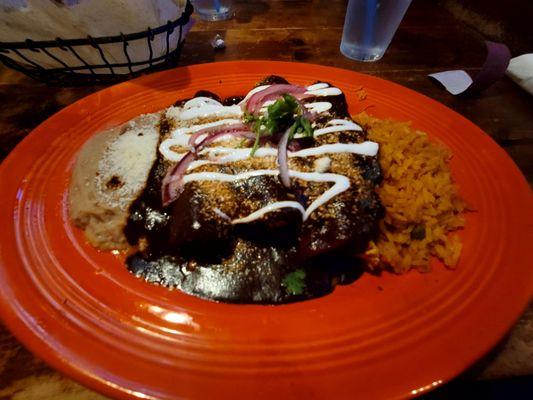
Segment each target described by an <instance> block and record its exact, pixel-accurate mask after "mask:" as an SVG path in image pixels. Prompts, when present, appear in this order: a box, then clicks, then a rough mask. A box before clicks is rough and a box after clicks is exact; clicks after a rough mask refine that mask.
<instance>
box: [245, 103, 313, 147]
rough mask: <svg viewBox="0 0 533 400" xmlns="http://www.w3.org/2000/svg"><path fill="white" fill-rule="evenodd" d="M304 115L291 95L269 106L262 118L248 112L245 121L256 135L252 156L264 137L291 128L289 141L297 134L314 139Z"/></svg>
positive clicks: (311, 128)
mask: <svg viewBox="0 0 533 400" xmlns="http://www.w3.org/2000/svg"><path fill="white" fill-rule="evenodd" d="M302 114H303V110H302V109H301V106H300V104H299V103H298V101H297V100H296V98H295V97H294V96H291V95H290V94H284V95H282V96H281V98H280V99H278V100H276V101H275V102H274V103H272V104H271V105H269V106H268V107H267V110H266V112H265V113H264V114H263V115H262V116H260V117H257V116H255V115H253V114H251V113H248V112H246V113H245V114H244V117H243V120H244V122H245V123H247V124H250V125H251V129H252V130H253V131H254V132H255V135H256V136H255V142H254V145H253V147H252V150H251V152H250V156H253V155H254V154H255V152H256V151H257V149H258V148H259V143H260V142H261V138H262V137H265V136H272V135H274V134H275V133H278V132H283V131H285V130H286V129H287V128H290V131H289V140H290V139H292V138H294V135H296V134H297V133H300V134H303V135H304V136H305V137H313V127H312V126H311V122H309V120H308V119H307V118H305V117H303V116H302Z"/></svg>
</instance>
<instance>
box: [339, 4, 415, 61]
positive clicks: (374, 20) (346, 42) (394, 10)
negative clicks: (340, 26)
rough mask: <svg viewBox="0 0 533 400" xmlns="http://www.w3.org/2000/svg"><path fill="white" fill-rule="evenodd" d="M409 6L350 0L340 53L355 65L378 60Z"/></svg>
mask: <svg viewBox="0 0 533 400" xmlns="http://www.w3.org/2000/svg"><path fill="white" fill-rule="evenodd" d="M410 4H411V0H350V1H349V2H348V7H347V9H346V18H345V20H344V30H343V32H342V41H341V53H342V54H344V55H345V56H346V57H348V58H351V59H352V60H357V61H376V60H379V59H380V58H381V57H383V54H385V51H386V50H387V47H389V44H390V42H391V40H392V38H393V37H394V34H395V33H396V30H397V29H398V26H399V25H400V22H401V21H402V19H403V16H404V15H405V12H406V11H407V9H408V8H409V5H410Z"/></svg>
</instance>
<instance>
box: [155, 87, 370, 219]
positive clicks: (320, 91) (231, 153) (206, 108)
mask: <svg viewBox="0 0 533 400" xmlns="http://www.w3.org/2000/svg"><path fill="white" fill-rule="evenodd" d="M269 86H270V85H263V86H258V87H256V88H254V89H252V90H251V91H250V92H248V94H247V95H246V96H245V97H244V99H243V100H242V101H241V102H240V103H239V104H238V105H234V106H224V105H222V104H221V103H220V102H218V101H216V100H213V99H211V98H208V97H196V98H194V99H191V100H189V101H187V102H186V103H185V104H184V105H183V107H182V108H177V107H174V108H172V109H171V112H170V115H172V117H173V118H177V119H179V120H185V121H188V120H194V119H200V118H201V119H207V118H209V119H213V118H223V119H220V120H217V121H214V122H208V123H203V124H197V125H193V126H190V127H181V128H177V129H175V130H174V131H173V132H172V133H171V135H170V138H168V139H166V140H164V141H163V142H162V143H161V144H160V146H159V151H160V152H161V154H162V155H163V156H164V157H165V158H166V159H167V160H169V161H173V162H178V161H180V160H181V159H182V158H183V156H184V155H185V153H177V152H175V151H172V150H171V147H172V146H182V147H188V142H189V138H190V135H191V134H192V133H194V132H197V131H199V130H201V129H205V128H210V127H214V126H218V125H226V124H231V123H237V122H240V121H241V120H240V118H241V117H242V114H243V112H242V109H241V105H242V104H243V103H245V102H246V101H247V100H248V99H249V98H250V97H251V96H252V95H253V94H255V93H257V92H260V91H262V90H264V89H266V88H268V87H269ZM306 89H307V91H306V92H305V93H306V94H311V95H313V96H315V97H321V96H338V95H340V94H342V91H341V90H340V89H338V88H336V87H330V86H329V85H328V84H327V83H317V84H314V85H310V86H307V87H306ZM273 103H274V101H267V102H266V103H265V104H264V106H263V108H262V109H261V111H263V112H264V110H266V107H268V105H270V104H273ZM305 107H306V108H308V109H309V110H310V111H312V112H315V113H318V114H320V113H324V112H327V111H328V110H329V109H331V107H332V104H331V103H330V102H327V101H317V102H309V103H306V104H305ZM342 131H362V128H361V127H360V126H359V125H357V124H356V123H355V122H353V121H350V120H345V119H333V120H330V121H328V123H327V124H326V126H325V127H324V128H320V129H315V131H314V136H320V135H325V134H328V133H333V132H342ZM228 136H231V135H227V136H222V137H220V138H218V140H217V141H222V140H224V139H226V138H227V137H228ZM295 137H296V138H298V137H301V135H296V136H295ZM199 140H201V138H199ZM250 151H251V149H250V148H229V147H208V148H205V149H203V150H202V151H201V152H200V154H208V159H205V160H196V161H193V162H192V163H191V164H190V165H189V167H188V171H190V170H194V169H195V168H198V167H199V166H201V165H206V164H224V163H229V162H234V161H239V160H244V159H246V158H248V157H249V156H250ZM377 152H378V144H377V143H374V142H369V141H367V142H363V143H348V144H346V143H334V144H325V145H322V146H318V147H312V148H308V149H303V150H299V151H295V152H290V151H289V152H288V157H310V156H320V155H325V154H332V153H353V154H362V155H368V156H375V155H376V154H377ZM277 154H278V151H277V149H276V148H270V147H261V148H259V149H258V150H257V151H256V153H255V155H254V156H255V157H268V156H277ZM261 175H271V176H276V175H279V171H278V170H254V171H248V172H244V173H241V174H236V175H230V174H223V173H219V172H197V173H194V172H191V173H188V174H186V175H185V176H184V177H183V183H184V184H186V183H188V182H193V181H222V182H234V181H236V180H240V179H248V178H251V177H255V176H261ZM289 176H290V177H292V178H297V179H302V180H306V181H312V182H331V183H333V186H332V187H330V188H329V189H328V190H326V191H325V192H324V193H322V194H321V195H320V196H319V197H317V198H316V199H315V200H314V201H313V202H312V203H311V204H310V205H309V207H308V208H307V209H304V207H303V206H302V205H301V204H300V203H298V202H296V201H288V200H287V201H277V202H274V203H271V204H268V205H267V206H265V207H262V208H260V209H259V210H257V211H254V212H253V213H251V214H250V215H248V216H246V217H243V218H238V219H234V220H232V221H231V222H232V223H233V224H240V223H247V222H251V221H255V220H257V219H259V218H261V217H263V216H264V215H265V214H268V213H270V212H272V211H275V210H278V209H282V208H294V209H297V210H299V211H300V212H301V213H302V218H303V220H304V221H305V220H306V219H307V218H308V217H309V215H310V214H311V213H312V212H313V211H315V210H316V209H317V208H318V207H320V206H322V205H323V204H325V203H327V202H328V201H329V200H331V199H332V198H333V197H335V196H337V195H338V194H340V193H342V192H344V191H345V190H347V189H348V188H349V187H350V180H349V179H348V178H347V177H345V176H344V175H339V174H333V173H323V172H299V171H293V170H289ZM217 210H218V209H217ZM217 210H215V212H216V211H217ZM218 211H219V212H216V213H217V214H218V215H220V216H221V217H224V219H228V218H229V217H228V216H227V215H226V214H224V213H222V212H221V211H220V210H218Z"/></svg>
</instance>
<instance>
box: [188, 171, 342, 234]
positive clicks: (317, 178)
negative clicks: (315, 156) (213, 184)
mask: <svg viewBox="0 0 533 400" xmlns="http://www.w3.org/2000/svg"><path fill="white" fill-rule="evenodd" d="M263 175H271V176H276V175H279V171H278V170H274V169H258V170H255V171H248V172H243V173H242V174H236V175H230V174H222V173H220V172H198V173H192V174H187V175H185V176H184V177H183V183H184V184H186V183H189V182H194V181H220V182H235V181H237V180H240V179H248V178H252V177H255V176H263ZM289 176H290V177H292V178H297V179H303V180H306V181H311V182H331V183H333V184H334V185H333V186H332V187H330V188H329V189H328V190H326V191H325V192H324V193H322V194H321V195H320V196H319V197H317V198H316V199H315V200H314V201H313V202H312V203H311V204H310V205H309V207H307V209H304V208H303V206H302V205H301V204H300V203H298V202H296V201H276V202H274V203H271V204H268V205H267V206H265V207H262V208H260V209H259V210H257V211H254V212H253V213H252V214H250V215H248V216H246V217H243V218H238V219H234V220H233V221H231V223H232V224H242V223H247V222H251V221H254V220H256V219H259V218H261V217H262V216H263V215H265V214H267V213H269V212H272V211H274V210H277V209H280V208H295V209H297V210H299V211H300V212H301V213H302V218H303V220H304V221H305V220H306V219H307V218H308V217H309V215H311V213H312V212H313V211H315V210H316V209H317V208H318V207H320V206H321V205H323V204H325V203H327V202H328V201H329V200H331V199H332V198H333V197H335V196H337V195H339V194H340V193H342V192H344V191H345V190H347V189H348V188H349V187H350V180H349V179H348V178H347V177H345V176H344V175H339V174H329V173H318V172H299V171H293V170H289Z"/></svg>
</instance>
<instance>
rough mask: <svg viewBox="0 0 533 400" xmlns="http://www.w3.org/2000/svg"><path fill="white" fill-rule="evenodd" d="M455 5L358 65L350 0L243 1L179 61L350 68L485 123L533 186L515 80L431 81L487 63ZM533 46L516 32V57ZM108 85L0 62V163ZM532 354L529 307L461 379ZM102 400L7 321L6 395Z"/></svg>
mask: <svg viewBox="0 0 533 400" xmlns="http://www.w3.org/2000/svg"><path fill="white" fill-rule="evenodd" d="M452 3H453V2H450V1H446V2H443V3H442V4H441V3H439V2H437V1H433V0H415V1H414V2H413V4H412V6H411V8H410V9H409V11H408V13H407V15H406V17H405V19H404V21H403V22H402V24H401V26H400V28H399V30H398V32H397V34H396V36H395V38H394V40H393V42H392V44H391V46H390V48H389V50H388V51H387V53H386V54H385V56H384V57H383V59H382V60H381V61H379V62H375V63H358V62H355V61H351V60H349V59H347V58H345V57H343V56H342V55H341V54H340V52H339V44H340V38H341V35H342V25H343V20H344V11H345V7H346V2H345V1H335V0H326V1H322V0H314V1H299V0H291V1H282V0H271V1H235V16H234V18H233V19H231V20H229V21H224V22H216V23H207V22H202V21H199V22H198V23H197V24H196V25H195V27H194V28H193V30H192V31H191V32H190V33H189V35H188V37H187V42H186V45H185V47H184V49H183V52H182V58H181V64H182V65H188V64H195V63H205V62H212V61H224V60H239V59H268V60H281V61H297V62H307V63H314V64H323V65H331V66H336V67H341V68H346V69H350V70H354V71H358V72H363V73H367V74H372V75H376V76H379V77H382V78H385V79H388V80H391V81H394V82H397V83H399V84H401V85H404V86H407V87H409V88H411V89H414V90H416V91H418V92H420V93H423V94H425V95H427V96H429V97H432V98H433V99H435V100H437V101H440V102H441V103H443V104H445V105H447V106H448V107H450V108H452V109H454V110H455V111H457V112H459V113H460V114H462V115H464V116H465V117H466V118H468V119H470V120H472V121H473V122H474V123H476V124H477V125H479V126H480V127H481V128H482V129H483V130H484V131H485V132H487V133H488V134H489V135H491V136H492V137H493V138H494V139H495V140H496V141H497V142H498V143H499V144H500V145H501V146H502V147H503V148H504V149H505V150H506V151H507V152H508V153H509V155H510V156H511V157H512V158H513V160H514V161H515V162H516V164H517V165H518V166H519V168H520V169H521V170H522V172H523V173H524V175H525V176H526V178H527V179H528V181H529V182H530V184H531V183H532V182H533V97H532V96H530V95H528V94H527V93H526V92H525V91H523V90H522V89H520V88H519V87H518V86H516V85H515V84H514V83H513V82H512V81H510V80H509V79H507V78H504V79H502V80H500V81H499V82H497V83H496V84H494V85H493V86H491V87H490V88H489V89H487V90H486V91H485V92H483V93H481V94H480V95H478V96H476V97H469V98H461V97H453V96H451V95H450V94H448V93H447V92H446V91H444V90H443V89H441V88H440V87H438V86H437V85H436V84H435V83H433V82H432V81H430V80H429V79H428V78H427V74H429V73H432V72H436V71H442V70H447V69H464V70H466V71H468V72H476V71H477V70H478V69H479V67H480V66H481V65H482V63H483V60H484V57H485V46H484V44H483V40H484V39H485V37H484V36H483V34H481V33H480V32H485V31H484V30H483V29H479V31H478V30H477V29H476V27H475V24H468V23H466V22H468V21H466V22H465V21H464V18H463V19H458V16H457V13H454V14H452V13H450V12H449V11H448V9H450V4H452ZM452 5H453V4H452ZM452 11H453V10H452ZM470 15H471V14H470ZM463 17H464V16H463ZM216 33H219V34H220V35H221V36H222V37H223V38H224V39H225V41H226V44H227V47H226V49H224V50H216V51H215V50H214V49H213V48H212V47H211V45H210V41H211V39H212V38H213V37H214V36H215V34H216ZM526 47H527V44H526V43H522V42H520V40H519V39H516V35H515V37H514V39H513V47H512V48H511V51H512V52H513V55H518V54H514V52H515V51H518V50H521V49H523V48H526ZM529 50H530V51H531V47H530V48H529ZM101 88H102V86H90V87H75V88H68V87H67V88H59V87H48V86H46V85H44V84H41V83H38V82H35V81H33V80H31V79H30V78H27V77H26V76H24V75H22V74H20V73H18V72H14V71H11V70H8V69H6V68H3V67H0V104H1V107H0V160H1V159H3V158H4V157H5V156H7V154H8V153H9V152H10V151H11V150H12V149H13V148H14V147H15V146H16V144H17V143H18V142H19V141H20V140H22V139H23V138H24V137H25V136H26V135H27V134H28V133H29V132H30V131H31V130H32V129H33V128H34V127H35V126H37V125H38V124H39V123H40V122H42V121H43V120H45V119H46V118H48V117H49V116H50V115H52V114H53V113H55V112H56V111H58V110H60V109H61V108H63V107H65V106H66V105H68V104H70V103H72V102H74V101H76V100H77V99H79V98H81V97H84V96H86V95H87V94H89V93H92V92H94V91H96V90H99V89H101ZM532 360H533V311H532V309H531V308H530V309H529V310H528V311H527V312H526V314H525V315H524V316H523V317H522V319H521V320H520V321H519V323H518V324H517V326H516V327H515V329H514V331H513V332H512V333H511V334H510V336H509V338H507V339H506V340H504V341H503V342H502V343H501V344H500V345H499V346H497V348H496V349H494V350H493V351H492V352H491V353H490V354H489V355H488V356H487V357H486V358H485V359H484V360H482V361H481V362H480V363H479V364H477V365H476V366H474V368H472V369H471V370H470V371H468V372H467V373H466V374H464V375H463V376H462V377H461V378H460V379H459V381H460V382H462V381H471V380H472V379H479V378H498V377H502V376H518V375H525V376H528V375H529V376H533V361H532ZM453 385H457V383H452V385H451V386H452V387H453ZM461 390H463V389H461ZM444 393H446V389H444ZM438 396H439V392H438V391H437V392H436V393H433V394H431V395H430V397H437V398H442V397H438ZM440 396H442V392H441V394H440ZM446 397H448V395H446ZM102 398H103V397H102V396H100V395H98V394H96V393H94V392H92V391H90V390H88V389H85V388H83V387H81V386H80V385H78V384H76V383H74V382H73V381H71V380H69V379H68V378H65V377H63V376H62V375H61V374H59V373H57V372H55V371H53V370H52V369H50V368H49V367H47V366H46V365H45V364H44V363H42V362H41V361H39V360H38V359H37V358H35V357H34V356H33V355H31V354H30V353H29V352H28V351H27V350H26V349H25V348H24V347H23V346H22V345H21V344H19V342H18V341H17V340H16V339H15V338H14V337H13V336H12V335H11V334H10V333H9V332H8V331H7V330H6V329H5V328H4V327H3V326H1V325H0V400H3V399H102Z"/></svg>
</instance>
